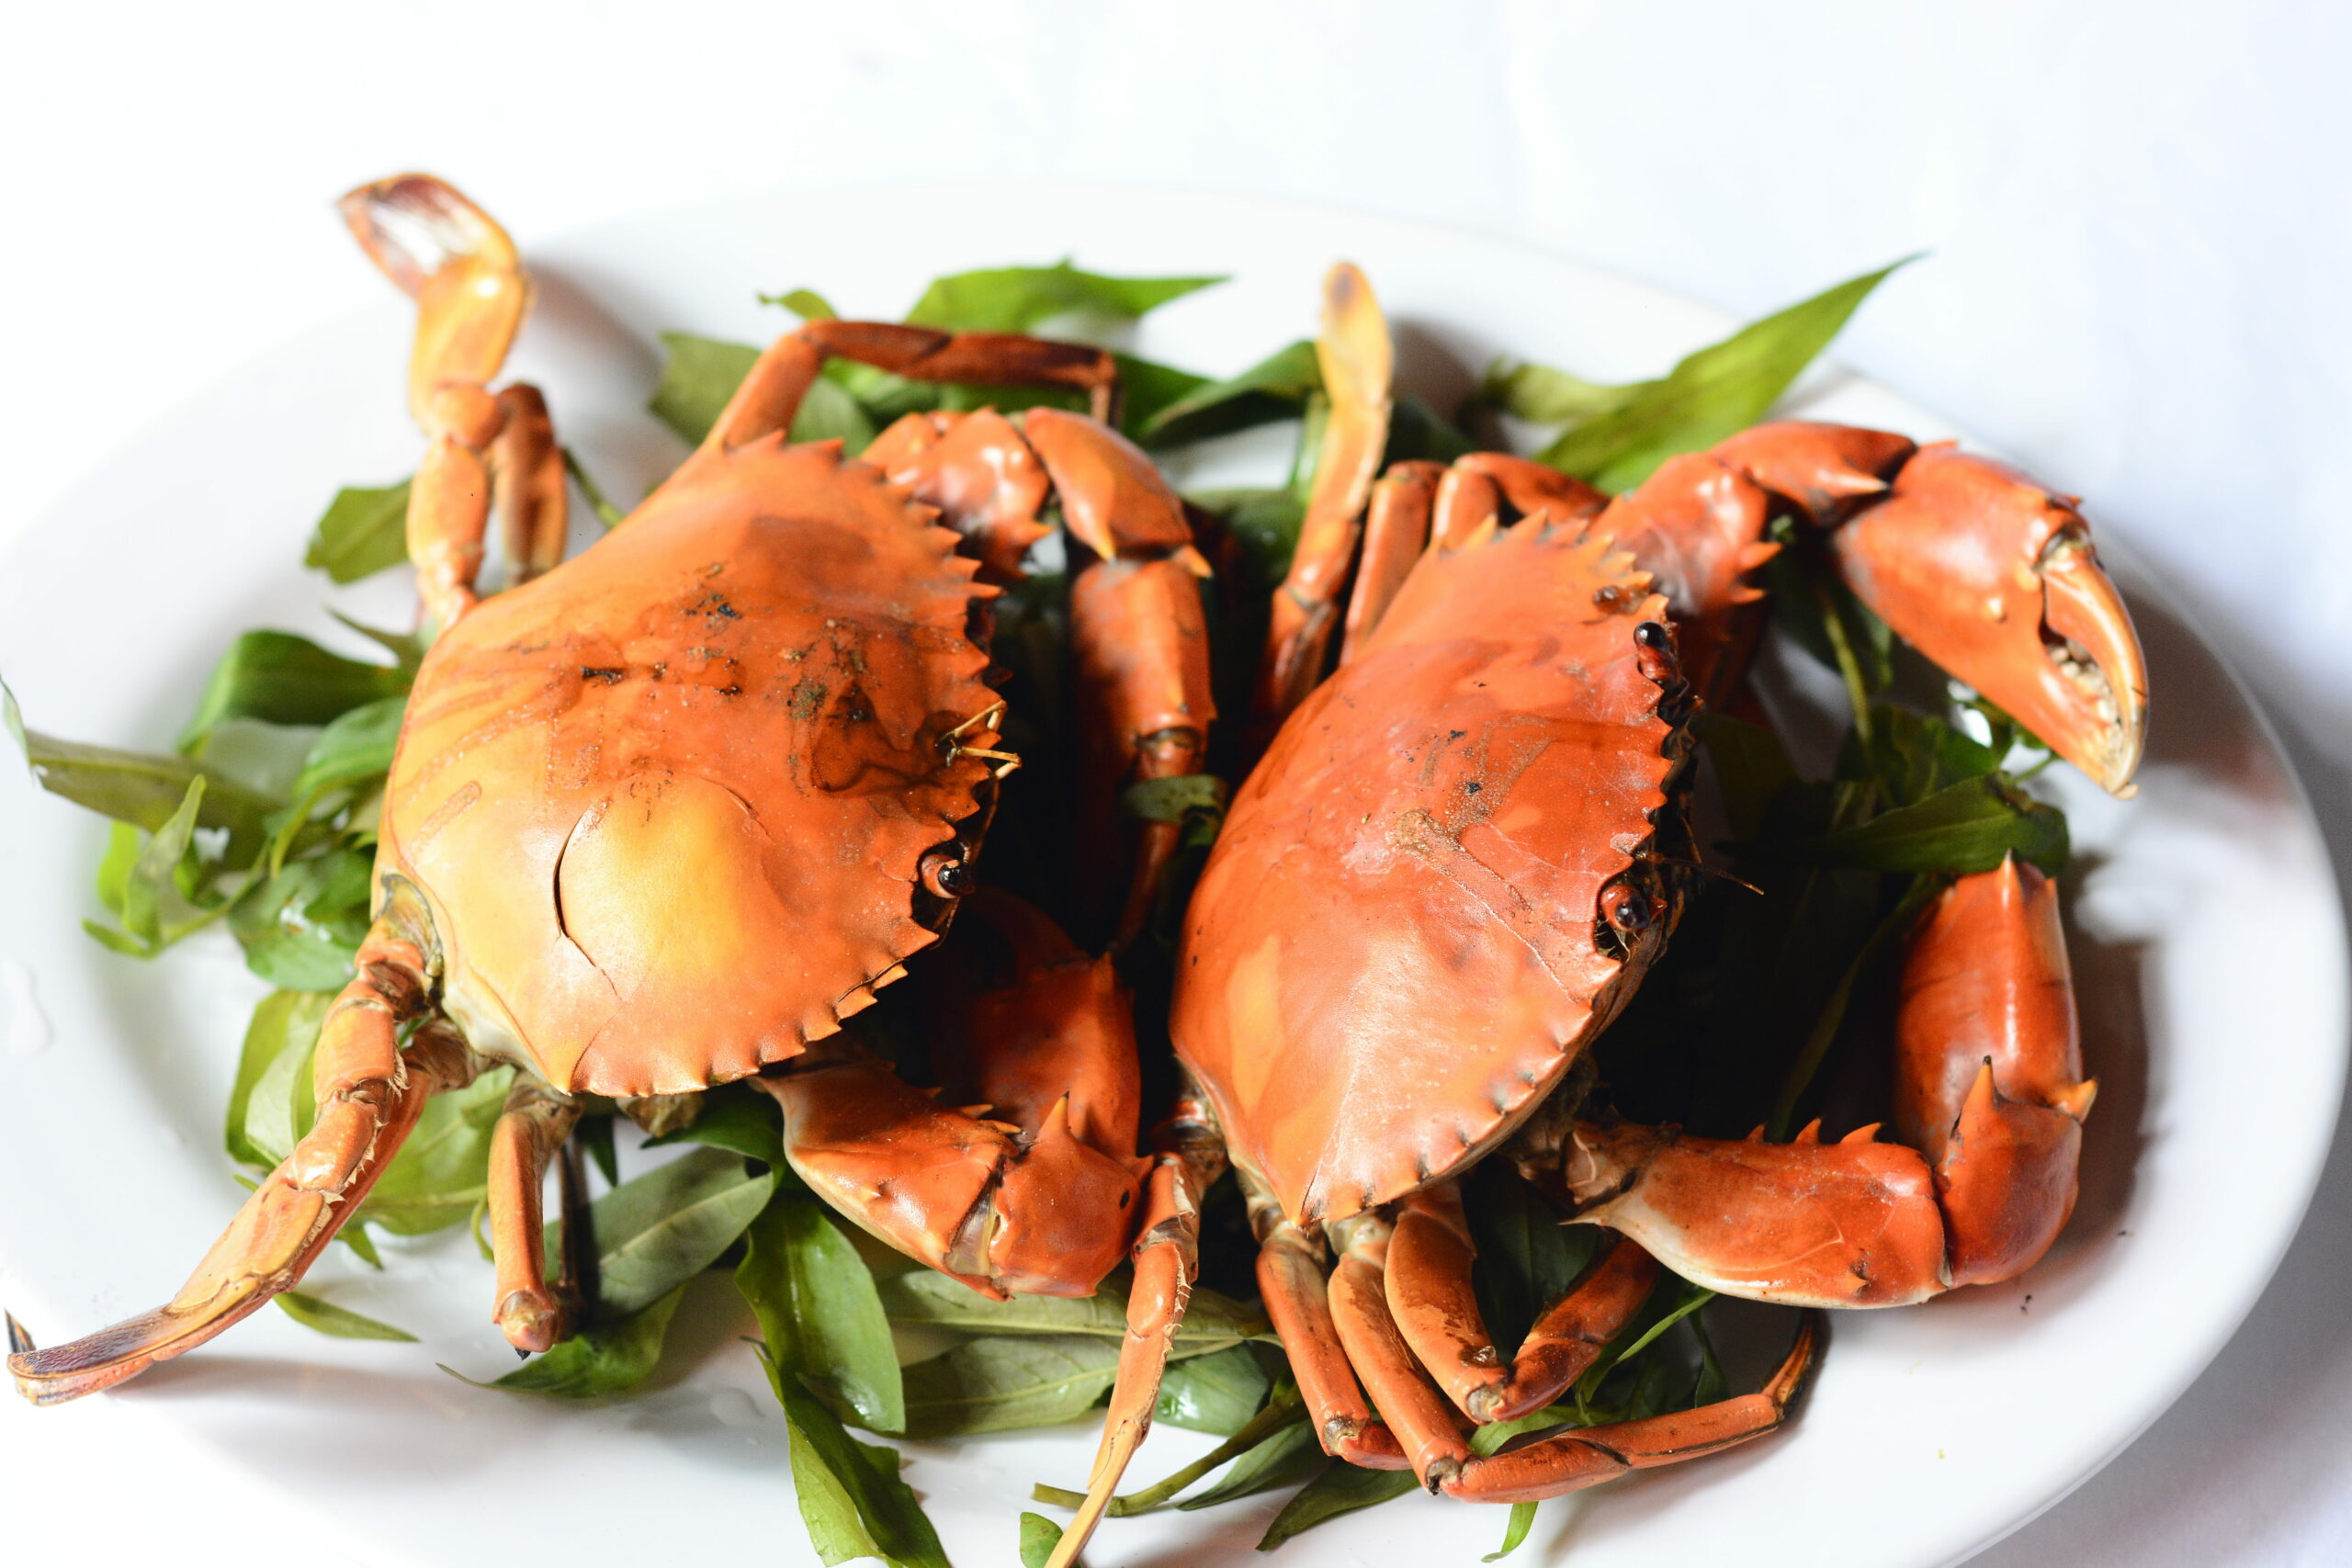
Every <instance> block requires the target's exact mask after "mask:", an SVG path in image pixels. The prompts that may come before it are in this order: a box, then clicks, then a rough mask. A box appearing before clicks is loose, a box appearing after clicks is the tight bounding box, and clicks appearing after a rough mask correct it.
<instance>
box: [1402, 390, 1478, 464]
mask: <svg viewBox="0 0 2352 1568" xmlns="http://www.w3.org/2000/svg"><path fill="white" fill-rule="evenodd" d="M1476 446H1477V443H1476V442H1474V441H1472V440H1471V439H1470V438H1469V437H1468V436H1467V435H1464V434H1462V432H1461V430H1460V429H1459V428H1458V427H1456V426H1455V424H1454V423H1453V421H1452V420H1450V419H1447V418H1446V417H1445V416H1444V415H1443V414H1441V413H1439V412H1437V410H1435V409H1433V408H1431V407H1430V405H1429V402H1428V400H1426V399H1424V398H1423V397H1422V396H1421V395H1420V394H1419V392H1399V393H1397V402H1396V406H1395V407H1394V408H1392V409H1390V410H1389V412H1388V445H1387V446H1385V448H1383V449H1382V451H1381V456H1380V461H1381V465H1382V467H1384V468H1385V467H1386V466H1387V465H1388V464H1390V463H1401V462H1404V461H1405V460H1406V459H1408V458H1424V459H1427V460H1428V461H1430V462H1433V463H1451V462H1453V460H1454V459H1455V458H1456V457H1461V456H1463V455H1464V453H1467V452H1470V451H1473V450H1475V449H1476Z"/></svg>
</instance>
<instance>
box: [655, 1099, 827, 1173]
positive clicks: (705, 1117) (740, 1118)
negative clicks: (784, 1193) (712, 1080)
mask: <svg viewBox="0 0 2352 1568" xmlns="http://www.w3.org/2000/svg"><path fill="white" fill-rule="evenodd" d="M672 1144H704V1145H708V1146H709V1147H711V1148H715V1149H732V1150H734V1151H735V1152H736V1153H737V1154H739V1155H741V1156H744V1157H745V1158H746V1159H755V1160H759V1161H762V1162H763V1163H764V1164H766V1165H767V1166H769V1167H770V1168H772V1169H774V1170H775V1171H776V1172H777V1173H778V1179H779V1180H781V1181H784V1182H786V1183H788V1184H789V1185H791V1186H794V1187H798V1186H799V1184H800V1183H799V1179H798V1178H797V1177H795V1176H793V1175H792V1173H791V1171H790V1169H789V1168H787V1167H786V1164H785V1159H784V1112H783V1111H782V1110H781V1109H780V1108H779V1107H778V1106H777V1105H776V1102H775V1098H774V1097H773V1096H770V1095H766V1094H763V1093H761V1092H760V1091H759V1090H758V1089H752V1088H751V1087H750V1086H749V1085H736V1084H729V1085H725V1086H723V1087H721V1088H718V1089H711V1090H708V1091H707V1092H706V1093H705V1094H704V1096H703V1102H702V1110H701V1111H698V1112H696V1113H695V1119H694V1120H693V1121H692V1122H688V1123H686V1125H684V1126H683V1127H681V1128H679V1129H678V1130H677V1131H676V1132H673V1133H664V1134H662V1135H661V1136H660V1137H656V1138H648V1139H646V1140H645V1146H646V1147H647V1148H649V1149H659V1148H665V1147H667V1146H668V1145H672Z"/></svg>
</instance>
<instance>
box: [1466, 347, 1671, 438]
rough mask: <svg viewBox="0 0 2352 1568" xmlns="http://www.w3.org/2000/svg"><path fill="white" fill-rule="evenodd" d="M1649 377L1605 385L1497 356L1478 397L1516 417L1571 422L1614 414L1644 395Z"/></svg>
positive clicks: (1531, 422)
mask: <svg viewBox="0 0 2352 1568" xmlns="http://www.w3.org/2000/svg"><path fill="white" fill-rule="evenodd" d="M1656 384H1657V383H1655V382H1651V381H1632V382H1627V383H1624V384H1623V385H1620V386H1614V387H1611V386H1606V385H1603V384H1602V383H1600V382H1599V381H1588V380H1586V379H1585V378H1583V377H1581V376H1571V375H1569V374H1568V373H1567V372H1566V371H1565V370H1555V369H1553V368H1552V367H1550V366H1548V365H1532V364H1529V363H1526V362H1524V361H1520V360H1511V359H1498V360H1496V361H1495V362H1494V363H1493V364H1492V365H1490V366H1488V367H1487V374H1486V376H1485V378H1483V379H1481V380H1480V381H1479V383H1478V397H1479V399H1480V400H1482V401H1485V402H1489V403H1492V404H1494V405H1495V406H1496V407H1497V408H1498V409H1500V410H1502V411H1503V412H1505V413H1507V414H1509V415H1510V416H1511V417H1512V418H1513V419H1523V420H1525V421H1527V422H1528V423H1530V424H1572V423H1576V422H1577V421H1579V420H1587V419H1591V418H1593V417H1594V416H1596V415H1599V414H1604V413H1614V412H1616V411H1617V410H1619V409H1622V408H1623V407H1624V406H1625V405H1626V404H1627V403H1629V402H1631V401H1633V400H1634V398H1635V397H1637V396H1639V395H1640V393H1641V392H1642V390H1643V389H1645V388H1647V387H1651V386H1655V385H1656Z"/></svg>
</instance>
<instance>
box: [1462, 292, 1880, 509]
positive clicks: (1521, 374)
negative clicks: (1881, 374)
mask: <svg viewBox="0 0 2352 1568" xmlns="http://www.w3.org/2000/svg"><path fill="white" fill-rule="evenodd" d="M1911 259H1913V258H1911V257H1908V256H1906V257H1905V258H1904V260H1903V261H1898V262H1895V263H1894V264H1892V265H1887V266H1883V267H1881V268H1879V269H1878V270H1877V271H1876V272H1869V273H1864V274H1863V275H1862V276H1860V277H1856V278H1851V279H1849V280H1848V281H1846V282H1844V283H1841V284H1839V285H1838V286H1837V287H1836V288H1829V289H1826V290H1824V291H1823V292H1821V293H1819V294H1816V295H1815V296H1814V297H1813V298H1812V299H1804V300H1801V301H1799V302H1798V303H1796V304H1794V305H1791V306H1789V307H1788V308H1787V309H1786V310H1780V311H1777V312H1775V313H1774V314H1772V315H1770V316H1767V317H1765V318H1764V319H1763V320H1761V321H1754V322H1751V323H1749V324H1748V325H1747V326H1745V327H1742V328H1741V329H1740V330H1739V331H1738V332H1736V333H1733V334H1732V335H1731V336H1730V337H1727V338H1725V339H1724V341H1723V342H1721V343H1718V344H1713V345H1711V346H1709V347H1706V348H1702V349H1700V350H1698V351H1697V352H1696V353H1694V354H1691V355H1686V356H1685V357H1684V358H1683V359H1682V360H1681V361H1680V362H1679V363H1678V364H1677V365H1676V366H1675V367H1674V368H1673V369H1672V370H1669V371H1668V372H1667V374H1666V375H1664V376H1663V377H1661V378H1658V379H1657V380H1655V381H1637V382H1633V383H1630V384H1628V385H1625V386H1622V387H1603V386H1599V385H1596V384H1595V383H1593V382H1590V381H1585V380H1582V379H1580V378H1576V377H1573V376H1569V375H1566V373H1564V372H1560V371H1555V370H1551V369H1548V368H1546V367H1543V366H1530V365H1518V364H1511V363H1509V362H1504V363H1501V364H1498V365H1497V366H1496V367H1494V368H1493V369H1492V370H1490V371H1489V372H1488V373H1487V380H1486V385H1485V387H1484V389H1483V390H1484V393H1485V395H1486V396H1487V397H1488V398H1489V399H1491V400H1494V401H1495V402H1497V403H1498V404H1500V405H1501V406H1502V407H1503V408H1504V409H1506V410H1507V411H1509V412H1511V413H1514V414H1517V415H1519V416H1520V417H1521V418H1523V419H1529V420H1532V421H1536V422H1538V423H1551V422H1555V421H1557V420H1560V419H1563V418H1566V419H1571V420H1575V421H1577V423H1574V424H1571V425H1570V426H1569V428H1568V429H1567V430H1566V432H1565V433H1564V434H1561V435H1560V436H1559V437H1557V438H1556V439H1555V440H1554V441H1553V442H1552V444H1551V445H1550V446H1546V447H1544V450H1543V451H1541V452H1539V453H1537V454H1536V457H1537V459H1538V460H1539V461H1541V462H1545V463H1549V464H1551V465H1552V466H1553V467H1554V468H1559V469H1561V470H1563V471H1564V472H1566V473H1570V474H1574V475H1576V476H1577V478H1578V479H1589V480H1590V481H1591V482H1592V483H1594V484H1597V485H1599V486H1600V488H1601V489H1603V490H1610V491H1624V490H1631V489H1633V488H1634V486H1635V485H1638V484H1640V483H1641V482H1642V481H1643V480H1644V479H1647V478H1649V476H1650V472H1651V470H1653V469H1655V468H1657V466H1658V465H1659V464H1660V463H1663V462H1664V461H1666V459H1668V457H1674V456H1675V455H1676V454H1678V453H1682V452H1696V451H1700V450H1702V448H1705V447H1708V446H1713V445H1714V444H1715V443H1716V442H1718V441H1721V440H1723V439H1724V437H1725V436H1727V435H1733V434H1737V433H1738V432H1740V431H1742V430H1745V429H1746V428H1747V426H1749V425H1751V424H1753V423H1756V422H1757V421H1758V419H1760V418H1762V417H1763V415H1764V412H1765V411H1766V410H1767V409H1770V407H1771V406H1772V404H1773V403H1774V402H1775V401H1777V400H1779V398H1780V396H1781V393H1782V392H1784V391H1786V390H1788V389H1789V384H1790V383H1791V382H1792V381H1794V380H1795V379H1796V378H1797V376H1798V374H1799V373H1800V372H1802V371H1803V370H1804V367H1806V366H1807V365H1810V364H1811V363H1813V360H1814V357H1815V355H1818V354H1819V353H1820V352H1821V351H1822V349H1824V348H1825V347H1826V346H1827V345H1828V344H1829V340H1830V339H1832V338H1834V337H1836V336H1837V335H1838V329H1839V328H1841V327H1843V326H1844V325H1845V324H1846V321H1847V318H1848V317H1849V316H1851V315H1852V314H1853V313H1854V310H1855V308H1856V307H1857V306H1859V305H1860V304H1861V302H1862V301H1863V300H1864V299H1868V298H1869V297H1870V292H1871V289H1873V288H1877V287H1878V286H1879V284H1880V283H1881V282H1882V281H1883V280H1884V279H1885V277H1886V276H1887V275H1888V274H1889V273H1892V272H1893V271H1894V269H1895V268H1896V267H1899V266H1902V265H1905V262H1908V261H1910V260H1911Z"/></svg>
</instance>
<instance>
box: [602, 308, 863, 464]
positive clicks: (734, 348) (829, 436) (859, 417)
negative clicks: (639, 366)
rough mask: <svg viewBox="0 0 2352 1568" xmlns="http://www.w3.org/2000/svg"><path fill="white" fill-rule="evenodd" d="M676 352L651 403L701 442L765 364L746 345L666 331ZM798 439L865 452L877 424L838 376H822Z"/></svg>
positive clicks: (658, 414)
mask: <svg viewBox="0 0 2352 1568" xmlns="http://www.w3.org/2000/svg"><path fill="white" fill-rule="evenodd" d="M662 345H663V346H664V347H665V348H667V349H668V350H669V351H670V357H669V360H668V362H667V363H665V364H664V365H663V366H662V379H661V380H660V381H659V382H657V383H656V384H655V385H654V388H653V396H652V399H651V400H650V401H649V402H648V403H647V404H646V407H647V408H649V409H650V410H651V411H652V412H653V416H654V417H655V418H656V419H659V420H660V421H661V422H662V423H664V424H666V425H668V426H669V427H670V428H671V429H672V430H674V431H676V432H677V433H678V434H680V435H682V436H684V438H685V439H686V440H687V441H689V442H692V443H694V444H695V445H696V446H699V445H701V443H702V440H703V437H705V436H707V435H708V434H710V427H711V426H712V425H714V424H717V423H718V416H719V415H720V414H721V413H723V412H726V409H727V400H728V399H729V398H731V397H733V396H734V395H735V389H736V388H738V387H740V386H741V385H742V384H743V378H744V377H746V376H748V375H750V374H751V373H752V366H753V365H755V364H757V363H758V362H759V357H760V351H759V350H758V349H756V348H752V347H751V346H749V345H748V344H740V343H721V342H720V341H718V339H716V338H707V337H696V336H695V335H694V334H693V333H662ZM792 439H793V440H795V441H839V442H841V443H842V449H843V450H844V451H846V452H847V453H848V454H849V455H850V456H851V457H855V456H856V455H857V454H858V453H860V452H863V451H864V450H865V446H866V443H868V442H870V441H872V440H873V439H874V422H873V421H872V419H870V418H869V417H867V415H866V412H865V410H864V409H863V408H861V407H859V406H858V401H857V400H856V399H855V398H854V397H853V396H851V395H850V393H849V392H848V391H847V390H846V389H843V388H842V385H841V384H840V383H839V382H838V381H835V380H831V379H829V378H824V377H820V378H817V380H815V381H814V382H812V383H810V385H809V390H808V393H807V394H806V395H805V396H804V397H803V398H802V399H801V400H800V409H799V412H797V413H796V414H795V415H794V416H793V420H792Z"/></svg>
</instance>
